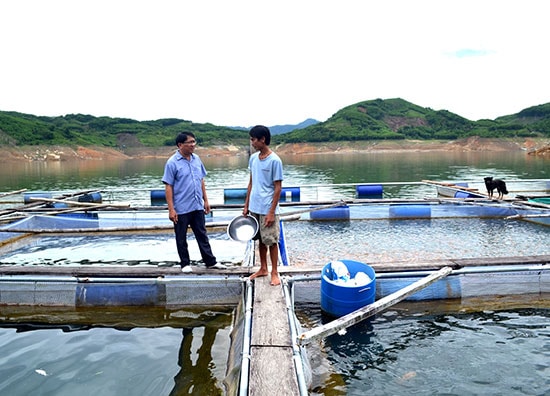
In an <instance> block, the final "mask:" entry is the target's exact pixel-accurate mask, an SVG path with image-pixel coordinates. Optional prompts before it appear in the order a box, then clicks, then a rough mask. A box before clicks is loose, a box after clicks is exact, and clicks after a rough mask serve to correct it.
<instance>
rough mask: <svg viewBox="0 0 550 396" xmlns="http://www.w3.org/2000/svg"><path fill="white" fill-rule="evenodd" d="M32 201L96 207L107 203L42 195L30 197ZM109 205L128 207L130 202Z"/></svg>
mask: <svg viewBox="0 0 550 396" xmlns="http://www.w3.org/2000/svg"><path fill="white" fill-rule="evenodd" d="M29 200H30V201H43V202H52V203H64V204H68V205H73V206H82V207H89V208H95V207H98V206H99V207H101V206H105V204H100V203H93V202H78V201H69V200H65V199H55V198H41V197H30V198H29ZM107 206H111V207H114V208H128V207H130V205H129V204H109V205H107Z"/></svg>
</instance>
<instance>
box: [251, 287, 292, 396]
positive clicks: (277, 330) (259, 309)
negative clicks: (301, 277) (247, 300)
mask: <svg viewBox="0 0 550 396" xmlns="http://www.w3.org/2000/svg"><path fill="white" fill-rule="evenodd" d="M270 281H271V277H270V276H265V277H260V278H256V279H255V280H254V301H253V305H252V334H251V345H250V379H249V393H248V394H249V395H258V396H266V395H273V396H279V395H299V394H300V392H299V388H298V380H297V378H296V370H295V368H294V360H293V358H292V355H293V353H292V340H291V337H290V327H289V324H288V313H287V309H286V304H285V298H284V295H283V288H282V287H281V286H271V285H270V284H269V283H270Z"/></svg>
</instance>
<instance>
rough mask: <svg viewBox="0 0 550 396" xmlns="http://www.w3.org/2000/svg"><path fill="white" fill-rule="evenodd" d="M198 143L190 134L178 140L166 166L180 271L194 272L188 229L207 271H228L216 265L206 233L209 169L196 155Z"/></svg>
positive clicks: (208, 205) (168, 202)
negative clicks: (210, 269) (191, 263)
mask: <svg viewBox="0 0 550 396" xmlns="http://www.w3.org/2000/svg"><path fill="white" fill-rule="evenodd" d="M196 144H197V141H196V140H195V135H193V134H192V133H191V132H182V133H180V134H179V135H178V136H177V137H176V145H177V147H178V150H177V151H176V152H175V153H174V155H172V156H171V157H170V158H169V159H168V161H166V165H165V166H164V175H163V176H162V182H163V183H164V190H165V195H166V203H167V204H168V217H169V218H170V220H172V222H173V223H174V232H175V234H176V247H177V249H178V255H179V257H180V265H181V271H182V272H185V273H188V272H192V269H191V265H190V259H189V250H188V247H187V228H188V227H191V229H192V230H193V233H194V234H195V239H196V240H197V243H198V245H199V250H200V253H201V257H202V261H203V262H204V264H205V265H206V267H207V268H217V269H222V268H225V266H224V265H222V264H217V263H216V257H215V256H214V254H212V248H211V247H210V242H209V240H208V235H207V233H206V224H205V219H204V215H205V214H208V213H209V212H210V204H209V203H208V197H207V196H206V186H205V184H204V177H205V176H206V169H205V168H204V165H203V163H202V161H201V160H200V158H199V156H198V155H196V154H194V153H193V152H194V151H195V146H196Z"/></svg>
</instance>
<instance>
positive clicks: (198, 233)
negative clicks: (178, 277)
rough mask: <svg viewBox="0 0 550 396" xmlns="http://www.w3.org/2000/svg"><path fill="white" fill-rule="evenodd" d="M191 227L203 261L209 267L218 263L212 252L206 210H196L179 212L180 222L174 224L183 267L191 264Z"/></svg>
mask: <svg viewBox="0 0 550 396" xmlns="http://www.w3.org/2000/svg"><path fill="white" fill-rule="evenodd" d="M188 227H191V230H193V234H195V239H196V240H197V243H198V245H199V250H200V252H201V257H202V261H203V262H204V264H205V265H206V266H207V267H209V266H212V265H214V264H216V257H215V256H214V254H213V253H212V248H211V247H210V242H209V241H208V234H207V233H206V224H205V221H204V212H203V211H202V210H196V211H194V212H189V213H185V214H178V222H177V223H176V224H174V231H175V233H176V247H177V248H178V255H179V256H180V265H181V266H182V267H184V266H186V265H189V263H190V259H189V249H188V247H187V228H188Z"/></svg>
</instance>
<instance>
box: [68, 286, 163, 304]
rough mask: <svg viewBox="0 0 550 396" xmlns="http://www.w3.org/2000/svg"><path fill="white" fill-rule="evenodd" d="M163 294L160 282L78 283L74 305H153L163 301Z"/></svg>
mask: <svg viewBox="0 0 550 396" xmlns="http://www.w3.org/2000/svg"><path fill="white" fill-rule="evenodd" d="M165 294H166V292H165V290H164V285H160V284H141V283H129V284H107V283H95V284H94V283H92V284H78V285H77V287H76V306H77V307H85V306H135V305H141V306H155V305H159V304H162V303H163V302H164V301H163V299H164V298H165Z"/></svg>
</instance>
